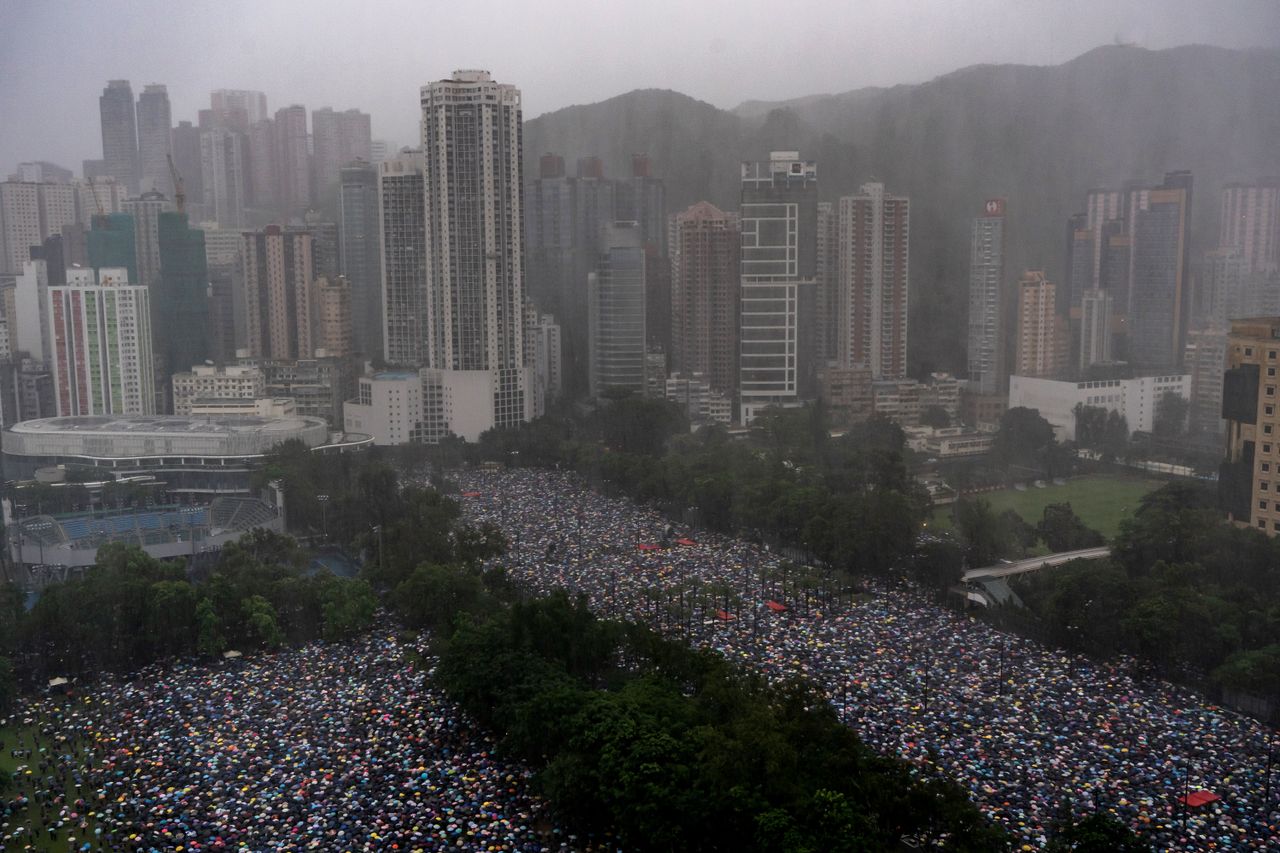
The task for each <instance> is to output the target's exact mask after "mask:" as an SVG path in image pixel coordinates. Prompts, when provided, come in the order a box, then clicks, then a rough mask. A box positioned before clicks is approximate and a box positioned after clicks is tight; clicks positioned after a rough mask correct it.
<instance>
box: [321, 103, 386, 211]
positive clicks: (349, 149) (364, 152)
mask: <svg viewBox="0 0 1280 853" xmlns="http://www.w3.org/2000/svg"><path fill="white" fill-rule="evenodd" d="M311 138H312V141H313V143H314V144H313V146H312V147H313V151H314V154H313V156H312V164H313V166H314V169H313V176H314V178H315V190H314V194H315V197H316V199H317V200H320V201H323V200H325V199H327V198H328V197H329V196H330V194H332V193H333V192H334V190H335V189H336V187H337V185H338V183H339V178H340V170H341V169H342V167H343V166H345V165H347V164H348V163H350V162H351V161H352V160H363V161H364V162H366V163H368V162H370V158H371V156H372V152H371V147H372V144H373V135H372V132H371V128H370V124H369V114H368V113H362V112H360V111H359V110H344V111H342V112H337V111H335V110H333V109H331V108H330V107H322V108H321V109H318V110H312V111H311Z"/></svg>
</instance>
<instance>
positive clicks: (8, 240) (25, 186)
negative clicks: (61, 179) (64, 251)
mask: <svg viewBox="0 0 1280 853" xmlns="http://www.w3.org/2000/svg"><path fill="white" fill-rule="evenodd" d="M78 221H80V209H79V207H78V188H77V186H76V185H74V184H59V183H31V182H27V181H14V180H9V181H3V182H0V272H5V273H12V274H16V273H18V272H21V271H22V265H23V264H24V263H25V262H26V261H28V260H29V259H30V258H31V248H32V247H33V246H40V245H41V244H43V243H44V241H46V240H48V239H49V238H50V237H56V236H59V235H60V234H61V233H62V229H63V228H65V227H67V226H73V225H75V224H76V223H77V222H78Z"/></svg>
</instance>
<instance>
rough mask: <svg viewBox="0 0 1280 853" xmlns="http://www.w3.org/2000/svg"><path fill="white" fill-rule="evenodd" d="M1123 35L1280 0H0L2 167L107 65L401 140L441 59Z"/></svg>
mask: <svg viewBox="0 0 1280 853" xmlns="http://www.w3.org/2000/svg"><path fill="white" fill-rule="evenodd" d="M353 9H354V10H355V11H354V12H353V11H352V10H353ZM1116 38H1121V39H1124V40H1126V41H1132V42H1136V43H1138V44H1141V45H1144V46H1146V47H1149V48H1153V49H1155V48H1164V47H1170V46H1173V45H1178V44H1187V43H1196V42H1199V43H1209V44H1216V45H1222V46H1225V47H1254V46H1265V47H1276V46H1280V0H826V2H817V0H772V2H763V0H621V2H619V0H523V2H503V0H488V2H475V3H472V2H466V0H461V1H460V2H459V0H449V2H442V0H363V2H352V0H305V2H302V0H294V2H283V0H216V2H213V0H162V2H157V0H133V2H122V0H0V175H4V174H7V173H8V172H9V171H11V170H12V169H13V167H14V166H15V165H16V164H17V163H18V162H20V161H23V160H36V159H43V160H52V161H54V162H57V163H61V164H62V165H65V166H68V167H70V168H72V169H74V170H76V172H77V173H78V172H79V170H80V161H81V160H82V159H84V158H87V157H100V156H101V153H102V151H101V148H102V146H101V137H100V135H99V127H98V103H97V98H98V95H99V94H100V93H101V91H102V87H103V86H104V85H105V84H106V81H107V80H108V79H113V78H126V79H129V80H131V81H132V82H133V89H134V94H135V96H136V95H137V94H138V93H139V92H141V90H142V86H143V85H144V84H146V83H166V84H168V87H169V97H170V100H171V102H172V104H173V120H174V122H175V124H176V123H177V122H178V121H179V120H182V119H188V120H191V121H193V122H194V121H195V120H196V110H198V109H200V108H201V107H207V106H208V99H209V95H208V93H209V91H210V90H212V89H216V88H239V89H260V90H262V91H264V92H266V93H267V104H268V107H269V109H271V110H272V111H274V110H276V109H277V108H278V107H281V106H286V105H288V104H292V103H302V104H305V105H306V106H307V107H308V108H309V109H314V108H316V107H322V106H332V107H334V108H337V109H346V108H349V107H358V108H360V109H362V110H365V111H366V112H369V113H371V114H372V116H373V132H374V137H375V138H386V139H390V140H391V141H393V142H395V143H396V144H399V145H404V144H407V143H409V142H412V141H413V139H414V138H415V136H416V134H417V101H418V87H419V86H420V85H422V84H423V83H424V82H426V81H428V80H433V79H438V78H440V77H444V76H447V75H448V74H449V72H450V71H451V70H452V69H454V68H488V69H490V70H491V71H492V72H493V73H494V76H495V77H496V78H497V79H498V80H501V81H503V82H510V83H515V84H516V85H518V86H520V88H521V89H522V90H523V93H524V104H525V116H526V118H529V117H533V116H536V115H539V114H541V113H543V112H547V111H549V110H554V109H557V108H559V107H563V106H568V105H570V104H577V103H590V102H593V101H598V100H603V99H605V98H608V97H611V96H613V95H617V94H621V93H623V92H627V91H630V90H632V89H639V88H664V89H675V90H677V91H680V92H684V93H686V94H688V95H692V96H694V97H696V98H700V99H702V100H705V101H709V102H711V103H713V104H716V105H717V106H721V107H732V106H734V105H736V104H738V103H739V102H741V101H743V100H748V99H765V100H774V99H781V98H790V97H798V96H801V95H808V94H814V93H819V92H840V91H846V90H849V89H855V88H858V87H861V86H878V85H892V84H895V83H913V82H920V81H923V80H927V79H929V78H931V77H934V76H937V75H938V74H943V73H946V72H948V71H952V70H954V69H956V68H961V67H963V66H966V65H972V64H974V63H980V62H1015V63H1030V64H1057V63H1060V62H1064V61H1066V60H1068V59H1071V58H1072V57H1074V56H1077V55H1079V54H1081V53H1084V52H1085V51H1087V50H1089V49H1091V48H1093V47H1097V46H1098V45H1101V44H1108V43H1111V42H1112V41H1114V40H1115V39H1116Z"/></svg>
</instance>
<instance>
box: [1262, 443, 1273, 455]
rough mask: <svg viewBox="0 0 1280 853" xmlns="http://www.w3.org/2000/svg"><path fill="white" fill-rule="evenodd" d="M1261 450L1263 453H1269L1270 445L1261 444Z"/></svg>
mask: <svg viewBox="0 0 1280 853" xmlns="http://www.w3.org/2000/svg"><path fill="white" fill-rule="evenodd" d="M1262 452H1263V453H1270V452H1271V445H1269V444H1264V445H1262Z"/></svg>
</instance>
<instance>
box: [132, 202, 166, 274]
mask: <svg viewBox="0 0 1280 853" xmlns="http://www.w3.org/2000/svg"><path fill="white" fill-rule="evenodd" d="M172 209H173V204H172V203H171V202H170V201H169V200H168V199H167V198H165V197H164V196H163V195H161V194H160V193H157V192H146V193H143V194H142V195H141V196H140V197H139V198H131V199H128V200H126V201H125V203H124V212H125V213H127V214H129V215H130V216H132V217H133V239H134V260H135V262H136V263H137V272H136V274H133V275H132V276H131V278H130V281H131V282H132V283H133V284H140V285H142V286H143V287H153V286H155V285H156V284H158V283H159V282H160V214H162V213H164V212H165V211H168V210H172Z"/></svg>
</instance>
